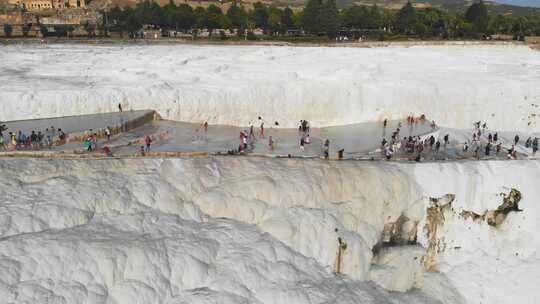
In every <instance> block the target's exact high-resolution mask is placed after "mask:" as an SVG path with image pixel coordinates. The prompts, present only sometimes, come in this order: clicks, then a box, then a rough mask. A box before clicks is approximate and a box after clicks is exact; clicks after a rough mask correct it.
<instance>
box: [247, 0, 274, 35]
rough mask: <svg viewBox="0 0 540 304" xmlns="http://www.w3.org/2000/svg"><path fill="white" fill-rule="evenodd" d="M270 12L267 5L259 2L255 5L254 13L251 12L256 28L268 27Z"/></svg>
mask: <svg viewBox="0 0 540 304" xmlns="http://www.w3.org/2000/svg"><path fill="white" fill-rule="evenodd" d="M269 16H270V12H269V10H268V8H267V7H266V5H264V4H262V3H261V2H257V3H255V4H254V5H253V11H252V12H251V19H252V21H253V23H254V24H255V26H256V27H260V28H262V29H266V28H267V26H268V17H269Z"/></svg>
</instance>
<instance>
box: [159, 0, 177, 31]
mask: <svg viewBox="0 0 540 304" xmlns="http://www.w3.org/2000/svg"><path fill="white" fill-rule="evenodd" d="M162 12H163V18H164V21H163V23H164V25H165V26H166V27H167V28H170V29H171V28H174V29H176V28H177V24H176V21H177V19H176V14H177V12H178V7H177V6H176V4H175V3H174V1H173V0H169V3H167V4H166V5H165V6H163V8H162Z"/></svg>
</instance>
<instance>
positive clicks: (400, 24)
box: [395, 1, 416, 34]
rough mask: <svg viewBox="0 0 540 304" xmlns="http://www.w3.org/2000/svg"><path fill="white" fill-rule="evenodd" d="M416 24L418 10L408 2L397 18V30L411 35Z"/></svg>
mask: <svg viewBox="0 0 540 304" xmlns="http://www.w3.org/2000/svg"><path fill="white" fill-rule="evenodd" d="M415 24H416V10H415V9H414V7H413V6H412V4H411V2H410V1H409V2H407V4H405V6H403V7H402V8H401V9H400V10H399V12H398V14H397V16H396V24H395V26H396V29H397V30H398V31H399V32H400V33H403V34H411V33H412V29H413V26H414V25H415Z"/></svg>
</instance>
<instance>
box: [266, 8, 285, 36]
mask: <svg viewBox="0 0 540 304" xmlns="http://www.w3.org/2000/svg"><path fill="white" fill-rule="evenodd" d="M281 15H282V12H281V10H279V9H278V8H276V7H272V8H270V13H269V15H268V27H269V28H270V29H271V30H272V32H274V33H276V32H282V30H283V28H282V24H281Z"/></svg>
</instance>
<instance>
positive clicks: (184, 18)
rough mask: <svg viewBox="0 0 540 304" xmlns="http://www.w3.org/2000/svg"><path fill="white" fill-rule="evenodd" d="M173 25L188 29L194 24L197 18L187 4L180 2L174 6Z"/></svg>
mask: <svg viewBox="0 0 540 304" xmlns="http://www.w3.org/2000/svg"><path fill="white" fill-rule="evenodd" d="M174 20H175V27H176V28H180V29H182V30H188V29H190V28H192V27H193V26H195V24H196V23H197V20H196V18H195V14H194V12H193V9H192V8H191V6H189V5H188V4H185V3H182V4H180V5H179V6H178V7H177V8H176V13H175V15H174Z"/></svg>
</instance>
